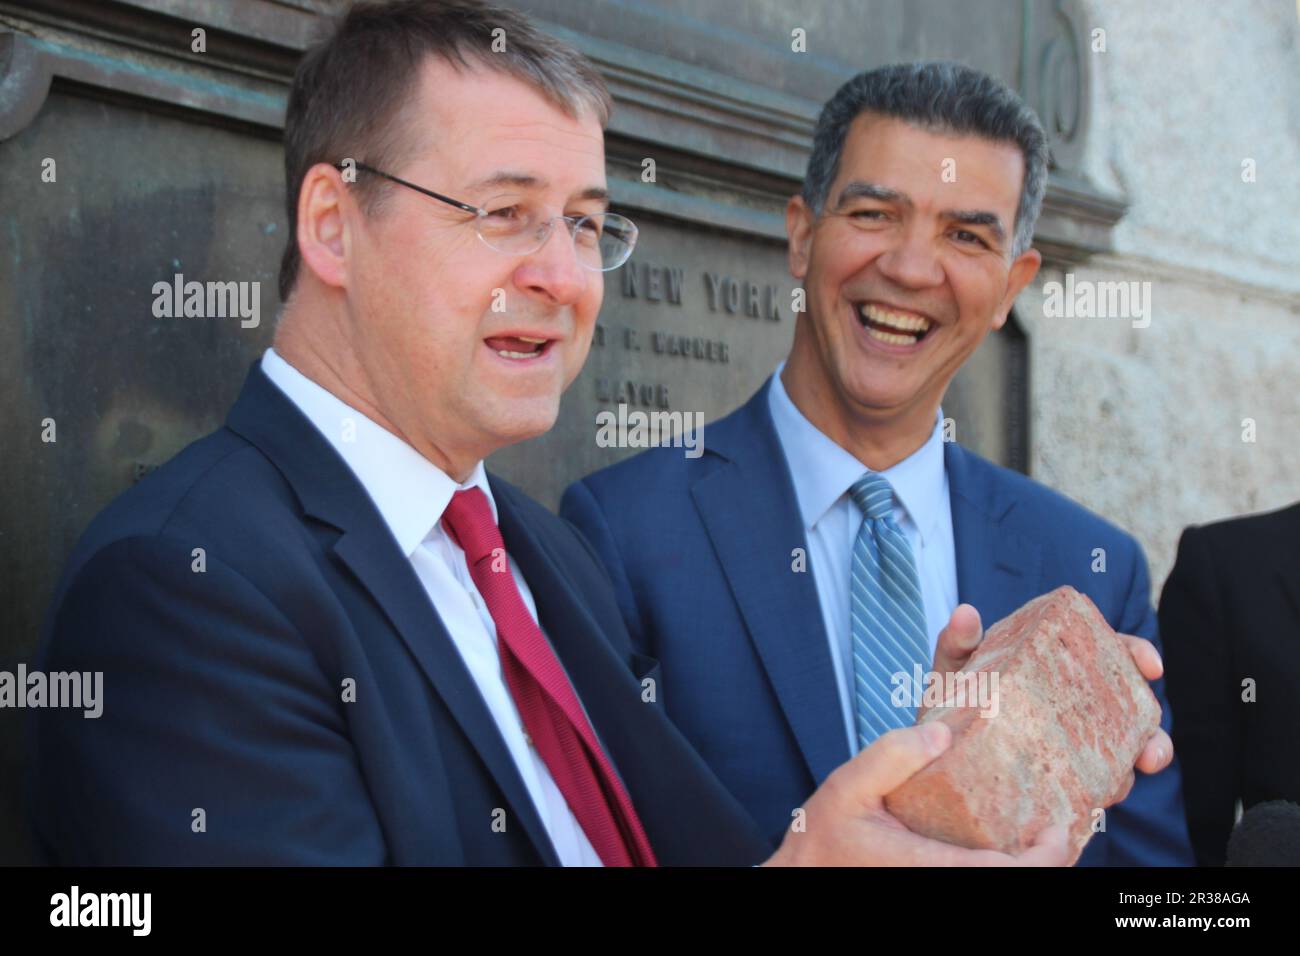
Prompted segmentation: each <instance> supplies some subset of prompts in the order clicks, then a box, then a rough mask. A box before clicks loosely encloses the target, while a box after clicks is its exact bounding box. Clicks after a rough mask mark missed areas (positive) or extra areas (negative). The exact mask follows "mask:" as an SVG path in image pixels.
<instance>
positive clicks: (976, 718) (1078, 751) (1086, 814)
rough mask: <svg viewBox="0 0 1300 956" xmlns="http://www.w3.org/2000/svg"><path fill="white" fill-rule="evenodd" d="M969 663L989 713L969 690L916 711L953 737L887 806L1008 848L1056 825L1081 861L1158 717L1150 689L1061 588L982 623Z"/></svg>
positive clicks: (1091, 612) (971, 839)
mask: <svg viewBox="0 0 1300 956" xmlns="http://www.w3.org/2000/svg"><path fill="white" fill-rule="evenodd" d="M972 672H975V673H976V674H977V675H978V674H979V673H983V674H984V677H983V678H982V679H983V680H985V681H986V684H987V685H992V684H993V675H996V690H997V694H996V701H995V703H996V712H995V713H994V708H991V707H985V708H984V709H983V710H984V712H985V713H993V714H994V715H993V716H981V707H980V706H979V705H978V704H977V703H976V701H975V700H974V695H973V694H970V695H968V696H967V697H966V699H965V700H964V701H962V702H964V703H966V704H967V706H953V704H954V702H955V701H954V699H953V698H950V699H949V700H947V701H945V706H939V707H935V708H932V709H931V710H929V711H928V712H927V713H926V714H925V716H923V717H922V718H921V719H922V720H923V721H926V720H941V721H943V722H944V723H946V724H948V725H949V727H950V728H951V730H952V735H953V740H952V744H951V745H950V747H949V748H948V750H947V751H945V752H944V753H943V754H942V755H941V756H940V757H939V758H938V759H937V760H935V761H934V762H933V763H931V764H930V765H929V766H928V767H926V768H925V769H924V770H922V771H921V772H920V773H918V774H916V775H915V776H914V777H912V778H911V779H910V780H908V781H907V782H906V783H905V784H903V785H902V786H901V787H899V788H898V789H897V790H895V791H894V792H893V793H891V794H889V795H888V796H887V797H886V798H885V806H886V808H887V809H888V810H889V811H890V813H892V814H893V815H894V816H895V817H896V818H897V819H898V820H900V821H901V822H902V823H903V824H904V825H905V826H907V827H908V829H910V830H913V831H915V832H917V833H921V834H924V835H925V836H929V837H933V838H934V839H938V840H942V841H944V842H945V843H952V844H956V845H958V846H964V847H970V848H981V849H996V850H1001V851H1003V852H1006V853H1020V852H1022V851H1023V850H1025V849H1026V848H1028V847H1029V846H1030V845H1031V844H1032V842H1033V841H1034V839H1035V838H1036V837H1037V836H1038V834H1039V833H1041V832H1042V830H1043V829H1045V828H1046V827H1048V826H1050V825H1051V824H1054V823H1056V824H1063V825H1065V826H1067V827H1069V829H1070V836H1071V843H1072V845H1073V847H1074V851H1075V855H1074V859H1076V860H1077V859H1078V855H1079V854H1080V853H1082V852H1083V848H1084V846H1085V845H1086V844H1087V842H1088V840H1089V839H1090V838H1091V836H1092V834H1093V832H1094V829H1093V828H1094V822H1093V821H1094V820H1095V819H1097V818H1098V817H1099V814H1098V813H1097V812H1096V811H1097V810H1099V809H1100V808H1103V807H1106V806H1108V805H1110V804H1111V803H1112V802H1113V801H1114V798H1115V797H1116V796H1118V795H1119V793H1120V792H1121V788H1122V787H1123V785H1124V783H1125V780H1126V779H1127V777H1128V774H1129V772H1130V770H1131V769H1132V767H1133V764H1134V762H1135V761H1136V760H1137V758H1138V755H1139V754H1140V753H1141V752H1142V748H1143V747H1144V746H1145V745H1146V742H1147V740H1149V739H1150V737H1151V735H1152V734H1153V733H1154V732H1155V731H1156V729H1157V728H1158V727H1159V725H1160V705H1159V703H1158V702H1157V700H1156V697H1155V694H1153V693H1152V692H1151V688H1150V686H1149V685H1148V684H1147V681H1146V679H1145V678H1144V677H1143V676H1142V674H1141V672H1140V671H1139V670H1138V668H1137V664H1135V663H1134V661H1133V658H1132V655H1131V654H1130V653H1129V651H1128V648H1127V646H1126V645H1125V644H1124V642H1123V641H1121V640H1120V639H1119V637H1118V636H1117V635H1116V634H1115V632H1114V631H1113V630H1111V628H1110V625H1109V624H1107V623H1106V619H1105V618H1104V617H1102V615H1101V612H1100V611H1098V610H1097V607H1096V605H1094V604H1093V603H1092V601H1091V600H1089V599H1088V598H1087V597H1086V596H1085V595H1082V594H1080V593H1079V592H1078V591H1076V590H1074V588H1072V587H1068V586H1067V587H1060V588H1057V589H1056V590H1055V591H1052V592H1051V593H1049V594H1044V595H1042V596H1040V597H1038V598H1035V599H1034V600H1032V601H1030V602H1029V603H1028V604H1026V605H1025V606H1024V607H1022V608H1021V609H1020V610H1018V611H1016V612H1015V613H1014V614H1012V615H1011V616H1009V617H1007V618H1004V619H1003V620H1001V621H999V622H998V623H997V624H995V625H993V627H991V628H989V629H988V630H987V632H986V633H985V637H984V641H983V642H982V643H981V645H980V647H979V649H978V650H977V652H976V653H975V655H974V656H973V657H972V658H971V660H970V661H969V663H968V664H967V667H966V669H965V671H964V673H966V674H971V673H972Z"/></svg>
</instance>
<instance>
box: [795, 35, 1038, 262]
mask: <svg viewBox="0 0 1300 956" xmlns="http://www.w3.org/2000/svg"><path fill="white" fill-rule="evenodd" d="M862 113H878V114H879V115H881V116H890V117H894V118H895V119H901V120H904V121H905V122H908V123H912V124H914V125H916V126H919V127H921V128H922V129H928V130H936V131H942V132H951V133H957V134H961V135H974V136H981V137H984V138H985V139H990V140H993V141H995V142H1008V143H1014V144H1015V145H1016V146H1018V147H1019V148H1020V152H1021V154H1022V155H1023V156H1024V159H1025V178H1024V182H1023V183H1022V184H1021V188H1020V204H1019V206H1018V207H1017V209H1016V224H1015V230H1014V235H1015V238H1014V241H1013V243H1012V249H1011V254H1012V255H1013V256H1018V255H1020V253H1022V252H1024V251H1025V250H1026V249H1028V248H1029V246H1030V243H1031V242H1032V241H1033V238H1034V226H1035V225H1036V224H1037V222H1038V213H1039V211H1040V210H1041V209H1042V206H1043V194H1044V193H1045V192H1046V191H1047V163H1048V147H1047V134H1046V133H1044V132H1043V127H1042V124H1041V123H1039V121H1038V117H1037V116H1035V115H1034V111H1033V110H1031V109H1030V108H1029V107H1028V106H1027V105H1026V104H1025V102H1024V100H1022V99H1021V98H1020V97H1019V96H1018V95H1016V93H1015V91H1013V90H1012V89H1011V88H1010V87H1008V86H1006V85H1005V84H1003V83H1001V82H1000V81H998V80H996V79H994V78H993V77H991V76H989V75H988V74H987V73H982V72H980V71H979V70H976V69H972V68H971V67H969V66H965V65H964V64H961V63H954V62H952V61H947V60H939V61H932V62H927V63H899V64H895V65H893V66H883V67H880V68H879V69H876V70H868V71H867V72H865V73H859V74H858V75H857V76H855V77H853V79H851V80H849V81H848V82H847V83H845V84H844V85H843V86H841V87H840V88H839V89H838V90H837V91H836V92H835V95H834V96H832V97H831V98H830V100H828V101H827V103H826V105H825V106H824V107H823V108H822V111H821V115H820V116H819V117H818V119H817V129H816V132H815V133H814V134H813V148H812V155H811V156H810V157H809V158H808V174H807V176H805V177H804V183H803V198H804V202H806V203H807V204H808V205H809V207H810V208H811V209H812V210H813V212H815V213H820V212H821V210H822V206H823V205H824V204H825V202H826V198H827V193H829V192H830V188H831V183H832V182H834V180H835V176H836V174H837V173H838V172H839V165H840V155H841V154H842V153H843V152H844V140H845V138H846V137H847V136H848V131H849V126H850V124H852V122H853V121H854V120H855V119H856V118H857V117H858V116H859V115H861V114H862Z"/></svg>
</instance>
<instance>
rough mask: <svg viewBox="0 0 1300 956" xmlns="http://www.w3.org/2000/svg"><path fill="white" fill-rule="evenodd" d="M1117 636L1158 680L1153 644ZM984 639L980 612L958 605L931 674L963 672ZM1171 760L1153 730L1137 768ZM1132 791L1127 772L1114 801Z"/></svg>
mask: <svg viewBox="0 0 1300 956" xmlns="http://www.w3.org/2000/svg"><path fill="white" fill-rule="evenodd" d="M1118 636H1119V639H1120V640H1121V641H1123V642H1124V644H1125V646H1127V647H1128V650H1129V653H1130V654H1132V655H1133V661H1134V662H1135V663H1136V664H1137V666H1138V670H1139V671H1141V672H1142V676H1143V677H1145V678H1146V679H1147V680H1149V681H1151V680H1159V679H1160V675H1161V674H1163V673H1164V672H1165V667H1164V663H1163V662H1162V661H1161V660H1160V653H1159V652H1158V651H1157V650H1156V647H1155V645H1154V644H1152V643H1151V642H1150V641H1148V640H1146V639H1145V638H1141V637H1134V636H1133V635H1132V634H1120V635H1118ZM983 640H984V628H983V626H981V624H980V612H979V611H977V610H975V608H974V607H972V606H971V605H969V604H958V605H957V607H956V609H954V610H953V612H952V617H951V618H949V619H948V626H947V627H945V628H944V629H943V630H942V631H940V632H939V642H938V644H937V645H936V647H935V649H934V668H933V669H934V672H935V673H936V674H951V673H955V672H956V671H960V670H963V669H964V668H965V667H966V665H967V664H968V663H969V662H970V658H971V655H972V654H974V653H975V649H976V648H978V647H979V645H980V642H981V641H983ZM926 710H927V708H926V707H925V706H924V705H922V706H921V707H920V708H918V710H917V718H918V719H920V717H921V715H923V714H924V713H925V711H926ZM1173 759H1174V742H1173V741H1172V740H1170V739H1169V735H1168V734H1167V733H1165V732H1164V730H1163V729H1161V728H1156V732H1155V733H1154V734H1153V735H1152V736H1151V739H1150V740H1148V741H1147V743H1146V747H1144V748H1143V750H1142V753H1141V754H1139V755H1138V759H1137V764H1136V767H1137V769H1138V770H1141V771H1142V772H1143V773H1159V772H1160V771H1161V770H1164V769H1165V767H1167V766H1169V763H1170V761H1172V760H1173ZM1131 789H1133V774H1131V773H1130V774H1129V775H1128V780H1127V783H1126V784H1125V786H1124V787H1123V788H1122V789H1121V790H1120V794H1119V796H1117V797H1116V798H1115V800H1114V802H1115V803H1119V802H1120V801H1121V800H1123V799H1124V798H1125V797H1126V796H1128V792H1129V791H1130V790H1131Z"/></svg>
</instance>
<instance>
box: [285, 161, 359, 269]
mask: <svg viewBox="0 0 1300 956" xmlns="http://www.w3.org/2000/svg"><path fill="white" fill-rule="evenodd" d="M347 189H348V186H347V183H345V182H343V177H342V176H340V175H339V171H338V170H337V169H335V168H334V167H333V166H331V165H329V164H328V163H317V164H316V165H315V166H313V167H312V168H311V169H309V170H307V175H306V176H304V177H303V180H302V189H300V190H299V191H298V236H297V239H298V252H299V254H300V255H301V256H302V261H303V263H304V264H305V265H306V266H307V268H309V269H310V270H311V271H312V272H313V273H315V274H316V277H317V278H318V279H320V281H321V282H323V283H325V284H326V285H329V286H335V287H338V286H342V285H345V284H346V281H347V252H346V250H347V243H346V241H345V240H346V233H347V230H346V222H347V219H348V215H349V213H350V211H351V210H353V209H355V206H354V204H353V202H352V197H351V196H349V195H347Z"/></svg>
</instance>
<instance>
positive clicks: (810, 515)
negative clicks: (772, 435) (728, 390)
mask: <svg viewBox="0 0 1300 956" xmlns="http://www.w3.org/2000/svg"><path fill="white" fill-rule="evenodd" d="M784 368H785V362H782V363H781V364H780V365H778V366H777V368H776V372H774V373H773V375H772V386H771V388H770V390H769V392H768V407H769V408H770V410H771V413H772V424H773V425H774V426H775V427H776V434H777V437H778V438H779V439H780V441H781V447H782V448H783V449H784V450H785V457H786V460H787V461H788V462H789V464H790V474H791V476H792V477H793V478H794V490H795V497H796V498H797V499H798V501H799V511H800V514H801V516H802V518H803V523H804V529H805V530H806V531H811V530H812V528H813V527H814V526H815V525H816V524H817V522H818V521H820V520H821V519H822V517H823V516H824V515H825V514H826V512H828V511H829V510H830V509H831V508H832V507H833V506H834V505H835V504H836V502H838V501H839V500H840V498H841V497H842V496H844V495H847V494H848V490H849V488H850V487H852V485H853V483H854V482H855V481H857V480H858V479H859V478H861V477H862V476H863V475H864V474H865V473H866V472H868V471H869V470H870V469H869V468H867V467H866V466H865V465H863V464H862V462H860V461H858V459H857V458H855V457H854V456H853V455H852V454H850V453H849V452H848V450H846V449H845V448H842V447H841V446H840V445H837V444H836V443H835V442H834V441H832V440H831V439H830V438H828V437H827V436H826V435H825V434H824V433H822V432H821V431H820V430H819V429H818V428H817V426H815V425H814V424H813V423H812V422H810V421H809V420H808V419H807V418H805V417H804V414H803V412H801V411H799V409H798V407H797V406H796V405H795V404H794V402H793V401H791V399H790V396H789V394H788V393H787V392H786V390H785V386H784V385H783V384H782V382H781V371H782V370H783V369H784ZM880 474H881V475H883V476H884V477H885V478H886V479H887V480H888V481H889V483H890V485H891V486H892V487H893V489H894V497H895V498H897V499H898V501H899V502H900V503H901V504H902V507H903V511H904V512H905V513H906V514H907V516H908V517H909V518H910V519H911V520H912V523H913V524H914V525H915V526H916V529H917V531H918V533H919V534H920V536H921V543H922V544H924V543H925V542H926V540H927V538H929V537H930V536H931V535H932V534H934V533H935V531H936V530H937V525H938V522H939V519H940V517H941V515H942V508H943V506H944V504H945V502H944V499H943V496H944V461H943V409H942V408H940V409H939V411H938V413H937V414H936V416H935V423H934V429H933V430H932V431H931V432H930V437H929V438H927V439H926V440H925V444H924V445H922V446H921V447H920V448H918V449H917V450H916V451H914V452H912V454H910V455H908V456H907V457H906V458H904V459H903V460H902V461H900V462H898V463H897V464H896V465H893V466H891V467H889V468H886V469H885V470H884V471H882V472H881V473H880Z"/></svg>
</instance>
